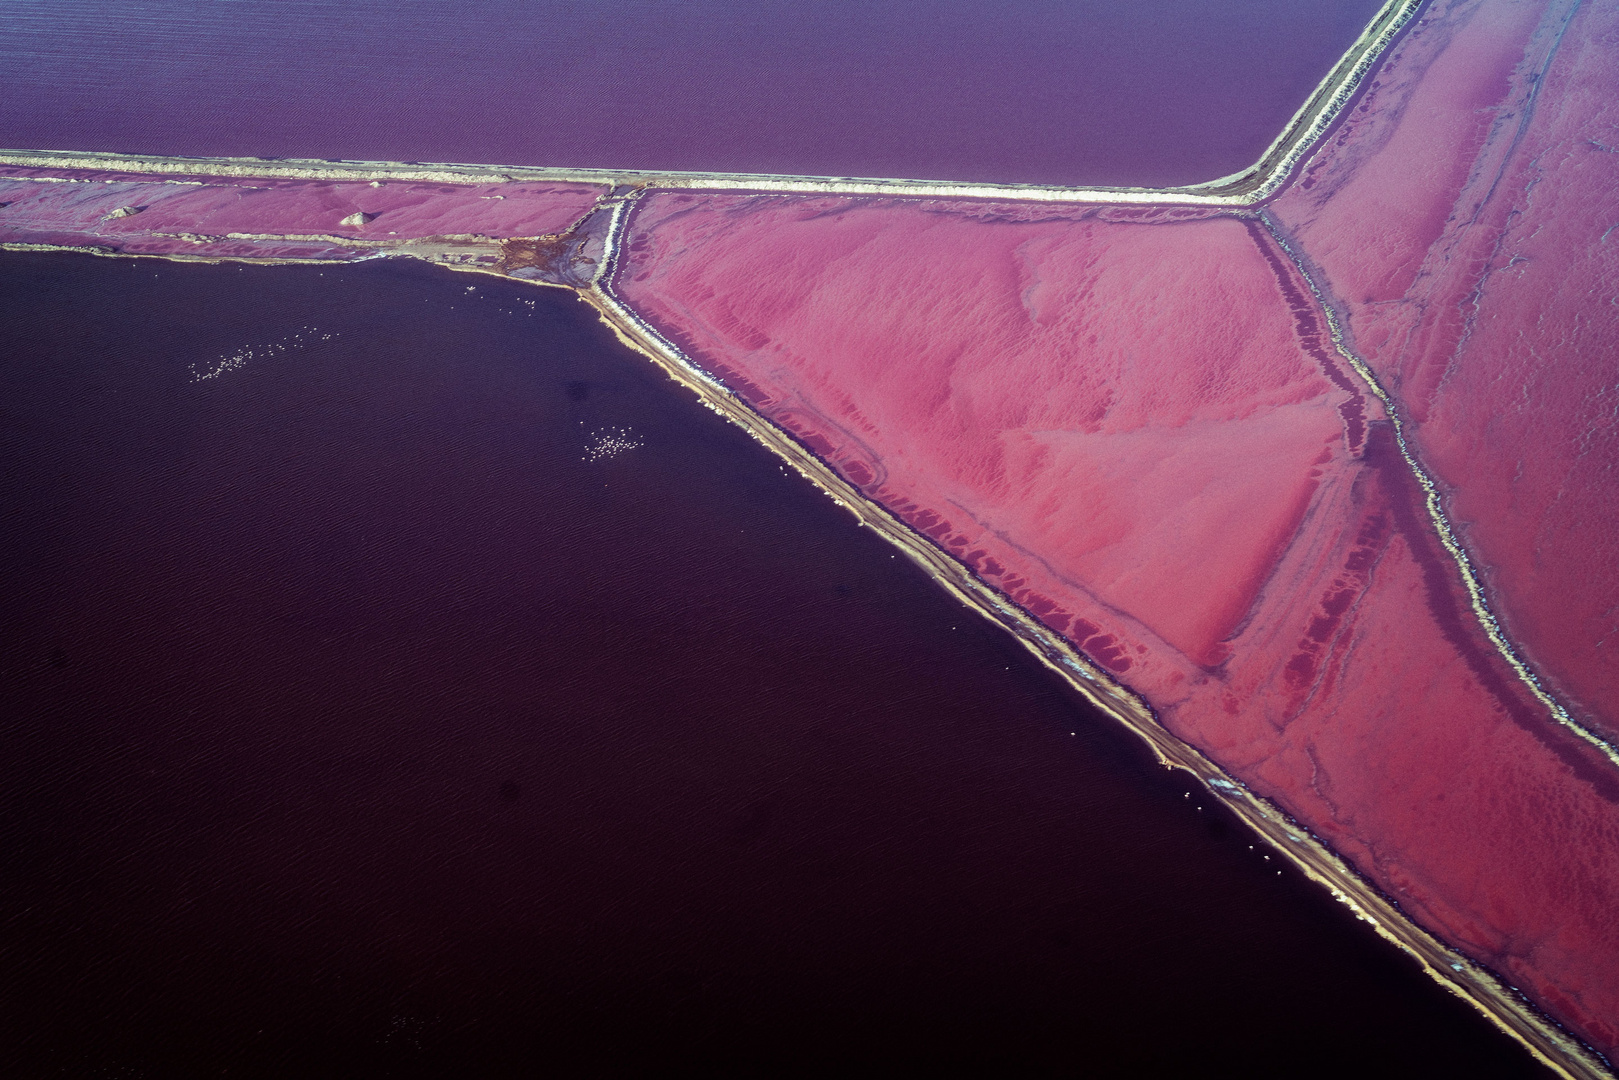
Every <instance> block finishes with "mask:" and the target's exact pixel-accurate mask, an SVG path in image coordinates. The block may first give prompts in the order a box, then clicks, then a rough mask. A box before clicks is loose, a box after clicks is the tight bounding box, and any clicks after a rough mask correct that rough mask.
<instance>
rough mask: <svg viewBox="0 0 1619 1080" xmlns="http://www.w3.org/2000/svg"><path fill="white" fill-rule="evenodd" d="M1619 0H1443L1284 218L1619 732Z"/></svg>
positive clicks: (1451, 483) (1506, 569)
mask: <svg viewBox="0 0 1619 1080" xmlns="http://www.w3.org/2000/svg"><path fill="white" fill-rule="evenodd" d="M1616 38H1619V12H1615V11H1614V9H1613V8H1612V7H1611V6H1608V7H1603V6H1593V5H1584V6H1581V7H1578V8H1576V7H1575V6H1574V5H1573V4H1570V3H1557V4H1553V5H1551V6H1550V7H1549V8H1545V9H1542V8H1540V7H1538V6H1530V5H1525V6H1522V7H1516V6H1513V5H1507V4H1493V5H1483V6H1471V5H1462V6H1459V7H1457V8H1456V10H1454V11H1453V10H1452V5H1441V6H1440V7H1438V8H1436V9H1435V10H1434V11H1433V13H1431V14H1430V15H1429V16H1428V18H1427V19H1426V20H1425V25H1423V26H1419V27H1418V28H1416V30H1415V32H1414V33H1413V34H1412V36H1411V37H1410V38H1408V39H1407V40H1406V41H1404V42H1403V43H1402V44H1401V46H1400V48H1399V50H1398V51H1397V52H1396V53H1395V55H1394V56H1393V57H1392V58H1391V59H1390V61H1389V63H1388V65H1387V66H1386V67H1385V69H1384V71H1383V72H1381V73H1380V74H1379V81H1380V85H1378V86H1377V87H1376V88H1375V89H1373V90H1372V92H1371V93H1370V95H1368V97H1367V98H1366V100H1365V102H1364V103H1363V104H1362V105H1361V106H1360V107H1359V108H1358V109H1357V110H1356V111H1355V113H1354V115H1353V118H1352V119H1351V120H1350V122H1349V123H1347V124H1346V125H1345V126H1344V128H1343V130H1342V131H1341V132H1340V133H1339V134H1338V135H1337V137H1336V139H1335V140H1334V144H1333V146H1332V147H1331V148H1330V149H1329V150H1328V151H1327V152H1325V153H1322V154H1320V155H1318V158H1317V160H1316V161H1315V162H1313V163H1312V164H1311V165H1310V166H1309V167H1308V168H1307V169H1306V171H1305V174H1304V177H1305V178H1304V181H1303V183H1301V184H1299V185H1297V186H1295V187H1294V188H1292V189H1291V190H1290V191H1288V192H1287V193H1285V194H1284V195H1283V196H1282V197H1280V198H1279V199H1278V200H1277V201H1276V202H1275V204H1274V205H1273V207H1272V209H1271V212H1272V213H1273V214H1274V216H1275V218H1276V219H1277V221H1278V222H1280V223H1281V225H1282V226H1283V227H1284V228H1285V229H1286V230H1287V231H1288V232H1289V233H1290V234H1291V235H1292V236H1293V237H1294V238H1295V240H1296V242H1297V243H1298V244H1299V245H1300V246H1301V247H1302V248H1303V249H1304V250H1305V251H1307V252H1308V253H1309V255H1310V257H1311V258H1312V259H1313V260H1314V262H1315V263H1316V265H1317V266H1318V267H1319V269H1320V277H1321V280H1322V283H1323V285H1324V286H1325V287H1326V288H1327V289H1328V290H1329V291H1330V294H1331V295H1332V296H1333V297H1334V299H1335V303H1336V304H1337V305H1338V307H1339V308H1340V310H1341V311H1342V312H1343V313H1344V316H1345V321H1346V325H1347V327H1348V329H1349V330H1350V332H1351V333H1352V335H1353V340H1354V343H1355V347H1356V348H1357V350H1358V351H1359V352H1360V353H1361V354H1362V355H1363V356H1365V357H1366V359H1367V360H1368V362H1369V363H1370V364H1371V366H1372V368H1373V369H1374V370H1375V371H1376V372H1377V374H1378V377H1379V378H1380V379H1381V380H1382V381H1383V382H1384V384H1385V386H1386V387H1387V388H1388V390H1389V391H1390V392H1391V393H1392V394H1393V395H1394V397H1395V399H1396V401H1397V403H1398V407H1399V408H1400V409H1401V410H1402V411H1403V412H1404V414H1405V416H1406V417H1407V418H1408V419H1409V420H1410V421H1411V424H1410V426H1409V427H1408V433H1409V434H1410V436H1411V438H1412V441H1413V444H1414V446H1415V447H1416V448H1417V450H1418V452H1419V453H1420V455H1421V457H1422V460H1423V461H1424V462H1425V464H1426V465H1427V467H1428V468H1429V469H1430V470H1431V471H1432V473H1433V474H1434V476H1435V478H1436V479H1437V480H1438V481H1439V483H1440V485H1441V487H1442V489H1443V491H1444V494H1445V508H1446V511H1447V514H1448V516H1449V517H1450V518H1451V520H1452V521H1453V523H1454V524H1455V526H1456V527H1457V529H1458V531H1459V534H1460V535H1461V537H1462V539H1463V541H1464V542H1465V544H1466V546H1467V548H1468V550H1469V552H1470V553H1471V554H1472V556H1473V558H1474V559H1475V561H1476V563H1477V565H1478V566H1479V568H1480V570H1481V573H1482V577H1483V583H1484V585H1485V589H1486V593H1487V595H1488V597H1489V600H1490V602H1491V606H1492V607H1493V609H1494V610H1495V612H1496V614H1497V615H1498V617H1499V618H1500V620H1501V622H1502V624H1503V626H1504V628H1505V630H1506V632H1507V634H1508V636H1509V637H1510V638H1511V639H1512V640H1513V641H1514V642H1515V643H1516V644H1517V646H1518V647H1519V649H1520V650H1521V652H1522V653H1523V655H1524V658H1525V659H1526V660H1528V661H1529V663H1530V664H1531V665H1532V666H1533V668H1535V669H1536V671H1537V672H1538V673H1539V674H1540V675H1541V676H1542V677H1543V678H1545V679H1546V681H1547V683H1548V685H1549V688H1550V689H1552V690H1553V692H1554V693H1556V694H1557V695H1558V696H1559V697H1560V698H1561V699H1562V700H1563V702H1564V704H1565V705H1567V706H1569V707H1570V708H1571V711H1573V712H1574V714H1575V715H1576V716H1577V717H1578V718H1579V719H1580V720H1582V721H1583V722H1584V723H1586V724H1587V725H1588V726H1590V727H1593V728H1595V729H1597V730H1599V731H1603V732H1605V733H1606V734H1607V735H1608V736H1609V737H1619V571H1616V569H1615V568H1616V567H1619V389H1616V377H1615V371H1616V370H1619V366H1616V361H1615V355H1616V352H1615V350H1616V343H1619V307H1616V304H1615V301H1614V295H1615V279H1616V276H1619V234H1615V233H1614V232H1613V228H1614V226H1615V223H1619V139H1616V138H1615V136H1614V134H1613V132H1614V131H1615V130H1616V125H1619V68H1616V66H1615V63H1614V57H1613V50H1612V42H1613V41H1614V40H1615V39H1616Z"/></svg>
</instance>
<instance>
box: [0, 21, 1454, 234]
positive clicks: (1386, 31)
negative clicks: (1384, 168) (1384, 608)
mask: <svg viewBox="0 0 1619 1080" xmlns="http://www.w3.org/2000/svg"><path fill="white" fill-rule="evenodd" d="M1425 2H1426V0H1387V2H1386V3H1385V4H1384V5H1383V7H1382V8H1381V9H1380V10H1379V11H1378V13H1377V15H1376V16H1375V17H1374V18H1373V19H1372V21H1371V22H1370V23H1369V24H1367V26H1366V29H1364V30H1362V31H1361V33H1360V35H1359V36H1358V37H1357V38H1356V39H1355V40H1354V41H1353V42H1352V43H1351V44H1350V46H1349V48H1348V49H1347V50H1346V51H1345V52H1344V54H1343V56H1342V57H1340V58H1339V60H1338V62H1337V64H1335V65H1334V66H1333V68H1332V70H1331V71H1329V72H1328V73H1327V75H1326V77H1325V78H1323V79H1322V80H1321V82H1320V83H1318V84H1317V85H1316V88H1315V90H1314V91H1313V92H1312V93H1311V94H1310V96H1309V97H1308V98H1306V99H1305V101H1304V103H1303V104H1302V105H1301V106H1300V107H1299V109H1298V111H1297V112H1295V113H1294V114H1293V117H1292V118H1291V119H1290V120H1289V121H1288V122H1287V124H1286V125H1285V126H1284V127H1283V128H1282V130H1281V132H1280V133H1279V134H1278V135H1277V136H1276V138H1275V140H1274V141H1272V143H1271V144H1270V146H1269V147H1268V148H1267V149H1266V150H1265V152H1264V153H1263V154H1261V155H1260V157H1259V160H1257V161H1256V162H1254V164H1252V165H1250V166H1249V167H1248V168H1246V169H1243V170H1241V171H1240V172H1236V173H1232V174H1230V175H1228V176H1222V177H1218V178H1216V179H1213V180H1208V181H1204V182H1202V183H1198V184H1187V185H1182V186H1178V187H1166V188H1143V187H1064V186H1056V185H1040V184H989V183H953V182H949V181H934V180H904V179H892V178H882V177H835V176H780V175H773V174H768V173H707V172H677V171H667V172H666V171H658V170H636V169H567V168H552V167H540V166H504V165H473V164H455V163H435V162H427V163H423V162H397V161H316V160H301V159H296V158H206V157H164V156H161V155H136V154H115V153H96V152H82V151H70V150H29V149H9V150H0V166H5V165H12V166H21V167H23V168H30V169H74V170H82V171H91V172H120V173H131V174H142V175H159V176H162V175H169V176H175V175H183V176H187V177H196V176H219V177H271V178H281V179H301V180H373V179H377V180H388V179H392V180H413V181H427V182H441V183H462V184H466V183H503V182H509V181H512V180H543V181H551V182H558V181H561V182H568V183H581V184H606V185H609V186H615V187H618V186H627V187H637V188H660V189H684V190H696V191H757V192H766V193H780V194H809V195H884V196H887V195H901V196H912V197H923V198H952V199H1016V200H1019V201H1023V202H1043V203H1059V204H1060V203H1077V204H1085V203H1115V204H1116V203H1152V204H1156V205H1164V204H1175V205H1185V206H1251V205H1253V204H1254V203H1258V202H1262V201H1264V200H1265V199H1267V198H1269V197H1270V196H1272V195H1274V194H1275V193H1276V192H1277V190H1279V189H1280V188H1281V186H1282V185H1283V184H1284V183H1285V182H1286V180H1287V178H1288V176H1289V175H1290V174H1291V173H1292V171H1293V169H1294V167H1295V166H1297V165H1298V163H1299V162H1300V161H1301V160H1302V159H1303V158H1304V156H1305V155H1306V154H1308V153H1309V152H1310V150H1311V149H1312V148H1313V147H1314V145H1315V143H1316V141H1317V140H1318V139H1319V138H1320V137H1321V135H1322V134H1324V133H1325V132H1326V130H1327V129H1328V128H1330V127H1331V126H1332V124H1333V123H1334V122H1335V121H1336V120H1337V119H1338V118H1339V116H1340V115H1342V112H1343V109H1344V107H1345V106H1346V105H1347V104H1348V103H1349V101H1350V99H1352V98H1353V97H1354V96H1355V94H1356V92H1357V91H1359V89H1360V87H1361V84H1362V83H1363V82H1364V80H1365V77H1366V75H1367V74H1368V73H1369V72H1370V71H1371V70H1372V68H1373V67H1374V66H1375V65H1376V64H1377V62H1378V60H1380V59H1381V58H1382V56H1383V54H1384V53H1385V52H1386V51H1387V50H1388V47H1389V45H1390V44H1392V43H1393V41H1394V39H1395V38H1396V37H1397V36H1398V35H1399V33H1400V31H1401V30H1403V29H1404V28H1405V27H1406V26H1408V25H1409V24H1410V22H1411V20H1412V19H1413V18H1414V17H1415V15H1416V13H1417V11H1418V10H1419V9H1420V8H1421V7H1422V5H1423V4H1424V3H1425ZM18 179H26V178H22V177H19V178H18ZM38 179H44V178H38Z"/></svg>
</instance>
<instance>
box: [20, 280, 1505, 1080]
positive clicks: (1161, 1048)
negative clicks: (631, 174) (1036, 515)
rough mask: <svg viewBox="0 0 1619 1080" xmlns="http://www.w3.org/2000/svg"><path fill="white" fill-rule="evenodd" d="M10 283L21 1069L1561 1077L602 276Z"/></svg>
mask: <svg viewBox="0 0 1619 1080" xmlns="http://www.w3.org/2000/svg"><path fill="white" fill-rule="evenodd" d="M469 282H470V283H473V285H474V291H471V292H469V291H468V286H469ZM0 326H3V327H4V328H5V334H4V336H0V463H3V468H0V506H3V507H4V513H3V514H0V595H4V597H5V598H6V600H5V604H4V606H3V607H0V701H3V702H4V703H5V707H4V710H3V718H0V725H3V726H0V739H3V742H0V745H3V746H4V748H5V749H4V754H3V755H0V852H3V853H4V855H3V858H4V870H3V872H0V1045H4V1046H5V1048H6V1050H5V1055H6V1062H7V1064H6V1066H5V1068H4V1069H0V1072H4V1074H5V1075H6V1076H8V1077H12V1076H16V1077H44V1076H69V1077H162V1078H171V1077H192V1076H199V1077H200V1076H219V1075H226V1074H227V1072H228V1075H230V1076H250V1077H251V1076H263V1077H286V1076H337V1077H371V1076H389V1077H408V1076H422V1077H444V1076H477V1077H501V1076H513V1077H517V1076H524V1077H527V1076H535V1075H546V1074H562V1075H576V1074H585V1075H600V1074H623V1073H635V1072H644V1071H646V1070H648V1069H653V1068H657V1069H659V1071H663V1072H668V1071H673V1070H674V1069H677V1068H680V1067H689V1068H705V1069H709V1070H713V1071H718V1072H742V1071H747V1072H750V1073H758V1072H772V1073H784V1074H789V1075H790V1074H795V1073H802V1074H813V1075H826V1074H828V1073H829V1072H832V1071H840V1072H851V1071H855V1070H862V1071H864V1070H870V1069H872V1068H877V1067H896V1068H922V1067H929V1068H953V1069H955V1070H956V1071H958V1072H959V1071H963V1070H967V1071H974V1072H981V1073H993V1074H1008V1073H1010V1074H1022V1073H1034V1074H1042V1075H1080V1074H1086V1073H1088V1072H1091V1071H1098V1072H1101V1073H1104V1074H1107V1075H1197V1076H1210V1075H1213V1076H1224V1075H1242V1076H1258V1077H1267V1076H1274V1077H1296V1076H1301V1075H1309V1076H1334V1075H1337V1076H1357V1077H1358V1076H1374V1075H1375V1076H1395V1077H1401V1076H1409V1077H1432V1076H1455V1075H1468V1076H1479V1077H1505V1076H1526V1075H1533V1074H1534V1069H1533V1067H1532V1065H1531V1064H1530V1062H1529V1061H1528V1060H1527V1058H1526V1057H1525V1055H1524V1054H1523V1053H1522V1052H1521V1051H1519V1050H1518V1049H1517V1048H1516V1046H1515V1045H1514V1044H1511V1043H1509V1042H1508V1041H1507V1040H1505V1039H1504V1038H1503V1037H1501V1036H1499V1035H1498V1034H1496V1033H1495V1032H1494V1031H1493V1030H1492V1029H1490V1028H1489V1027H1488V1026H1487V1025H1486V1024H1485V1023H1484V1021H1483V1020H1482V1019H1480V1018H1479V1017H1477V1016H1476V1015H1475V1014H1474V1013H1473V1012H1472V1011H1471V1010H1470V1009H1469V1008H1468V1007H1466V1006H1465V1005H1463V1004H1462V1003H1461V1002H1460V1001H1458V1000H1456V999H1454V998H1452V997H1450V996H1449V995H1448V994H1447V993H1446V992H1444V991H1443V990H1442V989H1440V988H1439V987H1438V986H1437V985H1435V984H1433V983H1431V982H1429V981H1428V980H1427V979H1426V978H1424V977H1422V976H1421V975H1420V974H1419V973H1418V971H1417V969H1416V967H1415V965H1414V964H1413V963H1411V962H1409V961H1407V960H1406V959H1405V958H1404V957H1403V956H1401V955H1400V954H1398V953H1397V952H1395V951H1394V950H1393V949H1391V948H1389V947H1388V946H1387V945H1385V944H1384V943H1383V942H1381V941H1380V940H1378V939H1377V938H1376V937H1374V936H1373V934H1372V933H1371V932H1370V931H1369V930H1368V929H1366V928H1365V927H1364V926H1362V925H1361V924H1357V923H1355V922H1354V921H1353V920H1352V919H1351V918H1350V917H1349V916H1348V915H1347V913H1346V912H1345V911H1344V909H1343V908H1342V907H1340V906H1339V905H1337V904H1335V903H1333V902H1332V901H1331V900H1330V899H1329V898H1328V897H1327V896H1326V894H1325V893H1324V892H1323V891H1322V890H1320V889H1318V888H1316V887H1314V886H1311V885H1309V884H1308V883H1307V882H1305V881H1303V880H1302V879H1301V878H1299V877H1297V876H1295V875H1294V874H1293V873H1292V872H1291V871H1288V872H1285V873H1281V874H1278V873H1277V867H1276V865H1275V863H1273V862H1270V861H1267V860H1265V859H1264V858H1263V856H1262V854H1261V853H1260V852H1256V851H1253V850H1251V849H1250V847H1249V843H1250V841H1249V839H1248V837H1247V835H1246V834H1245V833H1244V832H1243V831H1242V830H1241V829H1240V828H1238V827H1236V826H1235V825H1234V824H1233V823H1232V822H1230V821H1229V820H1227V819H1226V818H1225V817H1224V816H1223V815H1221V814H1220V813H1219V812H1218V810H1217V809H1216V808H1213V807H1207V808H1205V807H1203V805H1202V800H1201V799H1200V798H1198V797H1197V796H1196V794H1195V793H1193V794H1192V795H1191V797H1186V796H1187V794H1188V792H1189V789H1188V787H1187V786H1186V785H1185V782H1184V781H1183V780H1180V779H1178V778H1177V777H1176V776H1174V775H1171V774H1168V773H1166V772H1165V771H1164V770H1162V769H1160V768H1157V767H1156V766H1154V765H1152V763H1151V762H1150V760H1149V759H1148V758H1147V756H1146V754H1145V753H1144V752H1143V751H1142V750H1141V749H1140V748H1139V746H1138V745H1137V744H1136V743H1135V742H1134V740H1133V739H1131V738H1130V737H1128V736H1126V735H1124V734H1123V733H1122V732H1120V731H1118V730H1117V729H1116V727H1115V726H1114V725H1112V724H1111V723H1110V722H1109V721H1107V720H1105V719H1103V718H1100V717H1098V716H1096V715H1094V714H1093V713H1091V712H1090V711H1089V710H1088V709H1087V708H1085V707H1084V706H1083V705H1082V704H1081V703H1080V702H1078V701H1077V700H1076V699H1075V698H1073V697H1072V696H1071V695H1070V694H1069V693H1068V692H1067V691H1066V689H1065V688H1064V687H1063V686H1062V684H1060V683H1059V682H1058V681H1057V680H1056V679H1055V678H1054V677H1052V676H1051V675H1050V674H1049V673H1048V672H1046V671H1045V670H1044V669H1043V668H1041V667H1039V666H1038V665H1037V664H1036V663H1034V662H1033V661H1032V660H1031V659H1030V658H1029V657H1028V656H1027V655H1026V654H1025V653H1024V652H1023V651H1022V650H1021V649H1020V648H1019V647H1018V646H1017V645H1016V644H1015V643H1014V642H1013V641H1012V640H1011V639H1010V638H1009V637H1008V636H1007V635H1006V634H1004V633H1003V632H1001V631H1000V630H998V629H995V628H994V627H991V626H990V625H989V624H987V623H985V622H984V621H983V620H981V619H979V618H977V617H976V616H971V615H969V614H967V613H966V612H965V611H963V610H962V609H960V608H959V607H958V605H957V604H956V603H955V602H954V601H952V600H950V599H949V598H948V597H947V596H946V595H945V594H944V592H943V591H942V590H940V589H938V588H936V587H935V586H934V585H933V584H931V583H930V582H929V581H928V580H927V579H926V578H925V577H923V576H922V575H921V574H920V573H919V572H917V571H915V570H914V569H913V568H911V567H910V566H909V565H908V564H906V563H905V562H904V561H903V560H899V559H895V558H893V557H892V555H891V554H890V549H889V548H888V546H887V545H885V544H884V543H882V542H880V541H879V540H878V539H877V538H876V537H874V536H873V535H872V534H871V533H870V532H868V531H865V530H862V529H860V528H858V527H856V526H855V524H854V522H853V519H852V518H850V517H849V516H848V515H847V514H846V513H844V512H843V511H841V510H839V509H837V508H836V507H835V506H834V505H833V504H832V503H831V502H830V501H829V500H827V499H826V498H825V497H823V496H821V495H820V494H818V493H817V492H815V491H814V490H813V489H811V488H810V487H809V486H808V485H807V484H805V483H804V482H802V481H801V480H799V479H798V478H796V477H793V476H784V475H783V473H782V471H781V469H780V467H779V466H778V465H777V464H776V462H775V460H774V459H773V458H772V457H771V456H770V455H768V454H767V453H766V452H765V451H764V450H762V449H761V448H760V447H758V446H757V445H756V444H754V443H753V442H752V441H751V440H750V439H749V438H747V437H746V436H745V435H744V434H743V433H742V432H740V431H739V430H737V429H735V428H732V427H730V426H728V425H727V424H725V423H724V422H722V421H721V420H719V419H718V418H717V417H715V416H713V415H712V414H710V413H709V412H707V411H706V410H704V409H702V408H701V407H699V406H698V405H697V404H696V403H695V401H694V400H693V399H692V398H691V397H690V396H689V395H687V394H686V393H685V392H683V391H680V390H678V389H677V388H675V387H674V386H673V385H672V384H671V383H669V382H667V381H665V380H664V379H663V378H662V377H661V376H659V375H658V374H657V373H656V372H655V371H654V370H653V369H652V367H651V366H650V365H649V364H647V363H646V362H645V361H644V360H642V359H640V358H638V357H636V356H634V355H632V354H629V353H628V352H626V351H625V350H624V349H623V348H621V347H620V346H618V345H617V344H616V343H615V342H614V341H613V339H612V338H611V336H610V335H609V334H608V333H607V332H606V331H605V330H604V329H603V328H602V327H601V326H600V325H599V324H598V323H596V322H595V321H594V319H593V316H592V314H591V312H590V311H589V309H587V308H585V307H584V306H583V305H582V304H580V303H579V302H577V301H576V300H574V299H573V298H572V297H571V296H569V295H567V294H563V293H560V292H546V291H541V290H538V289H533V288H519V287H517V286H516V285H508V284H505V283H501V282H494V281H489V280H488V279H469V278H468V277H465V276H461V275H455V274H451V273H448V272H442V271H435V270H432V269H430V268H426V267H422V266H419V265H412V264H392V263H370V264H366V265H362V266H355V267H349V268H325V269H319V268H315V267H279V268H251V269H243V268H233V267H212V266H189V265H175V264H167V263H160V262H148V261H113V260H103V259H96V258H92V257H89V256H80V255H26V256H25V255H17V254H8V255H0ZM277 343H279V344H280V346H281V347H279V348H277V347H275V346H276V345H277ZM249 352H251V353H252V355H251V356H249V355H248V353H249ZM233 358H240V359H241V362H240V363H232V362H231V361H232V360H233ZM215 371H217V372H218V374H217V375H215V376H214V377H210V378H206V379H203V380H201V381H194V380H195V379H196V376H197V375H198V374H199V373H200V374H204V375H206V374H208V373H210V372H215ZM611 432H622V433H624V435H625V439H624V441H627V442H632V443H638V444H639V445H637V446H635V447H634V448H632V449H628V450H624V451H622V452H621V453H618V454H617V455H616V456H604V457H599V458H598V459H597V460H593V461H592V460H584V459H586V458H588V457H590V452H589V448H590V447H591V446H592V445H594V443H593V436H595V435H600V434H603V433H611Z"/></svg>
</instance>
